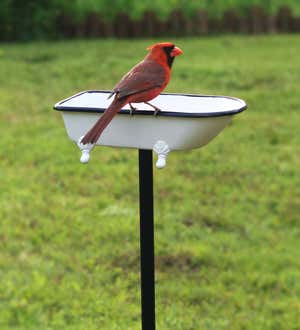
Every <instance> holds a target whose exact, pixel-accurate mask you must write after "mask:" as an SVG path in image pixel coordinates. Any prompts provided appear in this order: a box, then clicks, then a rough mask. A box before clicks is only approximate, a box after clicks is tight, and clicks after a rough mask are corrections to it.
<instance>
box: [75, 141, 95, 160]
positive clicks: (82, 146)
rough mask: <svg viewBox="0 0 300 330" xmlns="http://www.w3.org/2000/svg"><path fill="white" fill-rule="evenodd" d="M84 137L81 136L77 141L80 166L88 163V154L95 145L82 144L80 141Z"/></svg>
mask: <svg viewBox="0 0 300 330" xmlns="http://www.w3.org/2000/svg"><path fill="white" fill-rule="evenodd" d="M83 137H84V136H81V137H80V138H79V139H78V141H77V146H78V148H79V149H80V151H81V157H80V162H81V163H82V164H85V163H88V161H89V160H90V152H91V151H92V149H93V148H94V146H95V144H94V143H88V144H82V143H81V140H82V139H83Z"/></svg>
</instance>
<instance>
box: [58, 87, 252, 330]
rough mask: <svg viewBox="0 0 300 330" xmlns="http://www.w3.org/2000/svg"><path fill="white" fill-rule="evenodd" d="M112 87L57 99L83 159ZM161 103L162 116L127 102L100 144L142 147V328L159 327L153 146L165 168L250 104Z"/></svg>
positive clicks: (201, 98)
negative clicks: (87, 138)
mask: <svg viewBox="0 0 300 330" xmlns="http://www.w3.org/2000/svg"><path fill="white" fill-rule="evenodd" d="M109 93H110V92H109V91H86V92H82V93H79V94H76V95H74V96H71V97H69V98H68V99H65V100H63V101H60V102H58V103H57V104H56V105H55V106H54V109H55V110H59V111H62V114H63V119H64V123H65V126H66V129H67V133H68V136H69V138H70V139H71V140H72V141H74V142H76V143H77V145H78V147H79V148H80V150H81V152H82V155H81V159H80V160H81V162H82V163H87V162H88V161H89V159H90V152H91V150H92V149H93V147H94V146H95V145H94V144H88V145H82V144H81V143H80V141H81V139H82V137H83V136H84V134H85V133H86V132H87V131H88V130H89V129H90V128H91V127H92V126H93V124H94V123H95V122H96V121H97V119H98V118H99V117H100V116H101V115H102V114H103V112H104V111H105V109H106V108H107V107H108V105H109V104H110V102H111V100H108V99H107V97H108V95H109ZM151 103H153V104H154V105H156V106H157V107H158V108H160V109H162V111H160V112H159V113H158V114H157V116H154V111H153V109H152V108H151V107H149V106H148V105H146V104H143V103H142V104H140V103H138V104H136V105H134V106H135V107H136V108H137V109H138V110H137V111H136V112H135V113H134V115H130V108H129V106H125V107H124V108H122V110H121V111H120V112H119V113H118V114H117V115H116V116H115V117H114V118H113V120H112V122H111V123H110V124H109V125H108V126H107V127H106V129H105V130H104V131H103V133H102V135H101V136H100V139H99V140H98V142H97V143H96V145H105V146H112V147H126V148H137V149H139V182H140V240H141V244H140V248H141V295H142V299H141V303H142V329H143V330H154V329H155V285H154V278H155V276H154V226H153V168H152V150H154V151H155V152H156V153H157V155H158V160H157V162H156V166H157V167H158V168H163V167H165V165H166V158H167V155H168V153H169V152H170V151H172V150H182V149H193V148H199V147H202V146H203V145H205V144H207V143H208V142H209V141H210V140H211V139H213V138H214V137H215V136H216V135H217V134H218V133H220V132H221V131H222V130H223V128H224V127H225V126H226V125H227V124H228V123H229V122H230V121H231V119H232V117H233V116H234V115H236V114H238V113H240V112H242V111H243V110H245V109H246V108H247V105H246V103H245V102H244V101H243V100H240V99H237V98H233V97H228V96H212V95H187V94H161V95H160V96H158V97H156V98H155V99H154V100H152V101H151Z"/></svg>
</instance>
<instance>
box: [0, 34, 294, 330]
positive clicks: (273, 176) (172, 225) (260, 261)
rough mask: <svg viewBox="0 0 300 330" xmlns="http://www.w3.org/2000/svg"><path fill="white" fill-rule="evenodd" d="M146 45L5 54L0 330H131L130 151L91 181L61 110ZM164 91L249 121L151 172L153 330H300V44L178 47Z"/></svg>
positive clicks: (100, 152)
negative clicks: (236, 111)
mask: <svg viewBox="0 0 300 330" xmlns="http://www.w3.org/2000/svg"><path fill="white" fill-rule="evenodd" d="M152 42H153V40H139V41H118V40H105V41H104V40H92V41H65V42H53V43H29V44H0V116H1V120H0V125H1V126H0V129H1V138H0V162H1V163H0V176H1V178H0V193H1V199H0V219H1V221H0V279H1V281H0V329H1V330H5V329H22V330H25V329H26V330H27V329H28V330H29V329H30V330H31V329H34V330H47V329H49V330H50V329H54V330H57V329H62V330H79V329H80V330H86V329H88V330H89V329H95V330H96V329H97V330H98V329H101V330H102V329H105V330H106V329H107V330H129V329H130V330H131V329H133V330H135V329H140V292H139V219H138V179H137V175H138V168H137V151H136V150H126V149H113V148H106V147H103V148H97V149H96V150H94V152H93V155H92V161H91V163H89V165H87V166H83V165H81V164H80V163H79V156H80V155H79V152H78V150H77V148H76V146H75V145H74V144H73V143H71V142H70V141H69V140H68V138H67V136H66V132H65V129H64V126H63V122H62V119H61V114H60V113H59V112H55V111H52V106H53V104H54V103H55V102H57V101H58V100H60V99H62V98H65V97H67V96H70V95H72V94H74V93H76V92H78V91H81V90H86V89H110V88H112V87H113V85H114V84H115V83H116V82H117V81H118V80H119V78H120V77H121V76H122V75H123V74H124V73H125V72H126V71H127V70H128V69H130V68H131V66H133V65H134V64H135V63H136V62H137V61H139V60H140V59H141V58H142V57H143V56H144V54H145V48H146V46H148V45H149V44H151V43H152ZM176 44H177V45H179V46H180V47H181V48H182V49H183V50H184V51H185V54H184V56H182V57H180V58H178V59H177V60H176V63H175V64H174V70H173V77H172V80H171V82H170V84H169V86H168V88H167V91H169V92H189V93H208V94H225V95H232V96H237V97H240V98H243V99H245V100H246V101H247V103H248V106H249V109H248V110H247V111H246V112H244V113H242V114H240V115H238V116H236V117H235V119H234V121H233V123H232V124H231V125H230V126H229V127H228V128H227V129H225V130H224V131H223V132H222V133H221V135H220V136H219V137H217V138H216V139H215V140H214V141H213V142H212V143H211V144H209V145H208V146H207V147H205V148H203V149H198V150H193V151H191V152H188V153H185V152H173V153H171V154H170V156H169V160H168V164H167V167H166V169H165V170H156V169H155V171H154V172H155V225H156V262H157V287H156V298H157V299H156V300H157V329H158V330H167V329H170V330H202V329H204V330H220V329H224V330H225V329H226V330H227V329H230V330H231V329H233V330H235V329H247V330H248V329H249V330H256V329H259V330H268V329H272V330H279V329H282V330H288V329H294V330H296V329H300V252H299V251H300V224H299V221H300V176H299V168H300V154H299V142H300V138H299V123H300V118H299V117H300V116H299V106H300V94H299V85H300V61H299V54H300V36H299V35H293V36H288V35H281V36H268V37H267V36H261V37H240V36H224V37H211V38H199V39H196V38H195V39H180V40H176Z"/></svg>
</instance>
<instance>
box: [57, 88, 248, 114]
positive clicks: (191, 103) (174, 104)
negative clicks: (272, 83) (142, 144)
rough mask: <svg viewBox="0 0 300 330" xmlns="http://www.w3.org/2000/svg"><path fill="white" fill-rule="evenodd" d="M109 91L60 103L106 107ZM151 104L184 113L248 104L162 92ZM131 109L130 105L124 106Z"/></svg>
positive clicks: (225, 99)
mask: <svg viewBox="0 0 300 330" xmlns="http://www.w3.org/2000/svg"><path fill="white" fill-rule="evenodd" d="M108 96H109V93H104V92H102V93H99V92H85V93H83V94H79V95H77V96H76V97H74V98H71V99H69V100H67V101H65V102H63V103H61V104H60V105H62V106H64V107H67V108H74V107H80V108H87V109H88V108H93V109H106V108H107V107H108V106H109V104H110V103H111V101H112V99H108ZM150 103H151V104H153V105H155V106H157V107H158V108H160V109H161V110H162V112H164V111H167V112H174V113H178V112H181V113H182V112H184V113H218V112H224V111H233V110H238V109H240V108H242V107H244V106H245V105H246V104H245V102H244V101H243V100H240V99H236V98H228V97H225V96H224V97H222V96H218V97H215V96H203V97H201V96H200V97H199V96H196V97H193V96H186V95H176V94H173V95H166V94H162V95H159V96H157V97H156V98H155V99H153V100H152V101H151V102H150ZM135 107H136V108H137V109H138V110H151V111H153V108H151V107H150V106H148V105H146V104H144V103H137V104H136V105H135ZM123 109H127V110H129V109H130V107H129V105H126V106H124V107H123Z"/></svg>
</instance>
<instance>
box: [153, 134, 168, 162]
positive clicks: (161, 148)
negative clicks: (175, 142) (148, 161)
mask: <svg viewBox="0 0 300 330" xmlns="http://www.w3.org/2000/svg"><path fill="white" fill-rule="evenodd" d="M153 151H155V152H156V153H157V156H158V158H157V162H156V167H157V168H164V167H165V166H166V160H167V156H168V154H169V152H170V151H171V150H170V148H169V146H168V145H167V143H166V142H165V141H162V140H159V141H157V142H156V143H155V145H154V146H153Z"/></svg>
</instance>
